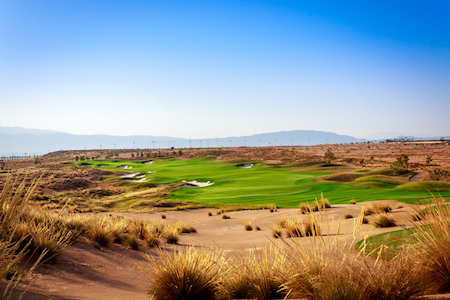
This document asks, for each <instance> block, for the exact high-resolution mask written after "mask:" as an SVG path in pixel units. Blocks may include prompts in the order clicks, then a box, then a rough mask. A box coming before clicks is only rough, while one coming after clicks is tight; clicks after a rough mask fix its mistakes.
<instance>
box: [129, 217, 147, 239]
mask: <svg viewBox="0 0 450 300" xmlns="http://www.w3.org/2000/svg"><path fill="white" fill-rule="evenodd" d="M147 228H148V227H147V225H146V222H145V221H144V220H142V219H138V218H133V219H129V220H128V224H127V227H126V230H127V232H128V233H130V234H131V235H135V236H136V237H137V238H139V239H143V238H144V235H145V233H146V232H147Z"/></svg>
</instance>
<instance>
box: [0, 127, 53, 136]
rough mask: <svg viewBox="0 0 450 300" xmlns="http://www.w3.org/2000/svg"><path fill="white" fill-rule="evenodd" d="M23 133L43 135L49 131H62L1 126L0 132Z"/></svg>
mask: <svg viewBox="0 0 450 300" xmlns="http://www.w3.org/2000/svg"><path fill="white" fill-rule="evenodd" d="M22 133H28V134H36V135H43V134H49V133H61V131H56V130H42V129H31V128H23V127H8V126H0V134H22Z"/></svg>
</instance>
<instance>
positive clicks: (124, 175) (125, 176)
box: [119, 172, 139, 178]
mask: <svg viewBox="0 0 450 300" xmlns="http://www.w3.org/2000/svg"><path fill="white" fill-rule="evenodd" d="M136 175H139V172H135V173H131V174H123V175H119V177H120V178H133V177H134V176H136Z"/></svg>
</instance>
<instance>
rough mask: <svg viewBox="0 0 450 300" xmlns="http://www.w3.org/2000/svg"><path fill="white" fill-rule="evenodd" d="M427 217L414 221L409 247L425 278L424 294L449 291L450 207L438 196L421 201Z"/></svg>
mask: <svg viewBox="0 0 450 300" xmlns="http://www.w3.org/2000/svg"><path fill="white" fill-rule="evenodd" d="M425 206H426V209H425V211H426V212H427V215H426V216H427V217H426V218H422V219H420V220H417V221H416V222H414V225H415V226H414V230H413V231H412V233H411V235H410V239H411V240H413V241H415V243H414V244H413V245H412V246H411V247H410V248H412V250H413V251H415V253H414V254H415V256H416V258H417V261H419V262H420V263H421V266H422V268H421V269H422V272H423V273H425V274H426V277H427V288H426V291H427V293H443V292H449V291H450V207H449V206H448V204H445V203H444V199H443V198H442V197H441V196H439V197H435V196H434V195H433V199H432V201H431V203H430V202H428V203H426V204H425Z"/></svg>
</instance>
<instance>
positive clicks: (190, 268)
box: [141, 247, 224, 300]
mask: <svg viewBox="0 0 450 300" xmlns="http://www.w3.org/2000/svg"><path fill="white" fill-rule="evenodd" d="M158 253H159V257H154V256H150V255H149V254H147V255H146V256H145V259H146V260H147V265H146V266H142V267H141V269H142V270H143V271H144V272H145V273H147V274H148V275H149V277H150V286H149V287H148V290H149V293H150V294H151V295H152V296H153V297H154V298H155V299H156V300H178V299H186V300H191V299H199V300H209V299H215V298H216V295H217V293H218V291H219V285H220V281H221V271H222V269H221V266H222V265H223V263H221V262H223V260H224V258H223V255H222V254H217V253H216V252H213V251H208V250H205V249H203V250H196V249H194V248H193V247H190V248H187V250H185V251H176V252H174V253H173V254H171V253H169V252H163V251H159V252H158Z"/></svg>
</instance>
